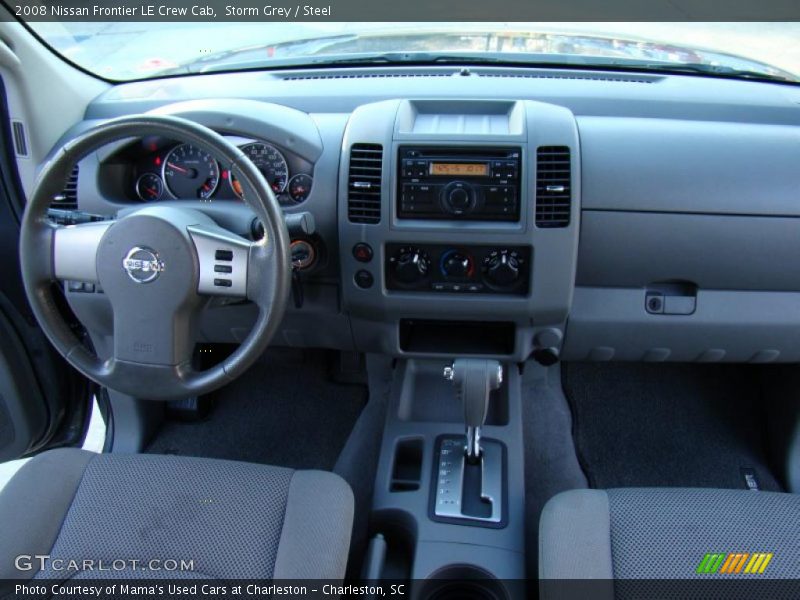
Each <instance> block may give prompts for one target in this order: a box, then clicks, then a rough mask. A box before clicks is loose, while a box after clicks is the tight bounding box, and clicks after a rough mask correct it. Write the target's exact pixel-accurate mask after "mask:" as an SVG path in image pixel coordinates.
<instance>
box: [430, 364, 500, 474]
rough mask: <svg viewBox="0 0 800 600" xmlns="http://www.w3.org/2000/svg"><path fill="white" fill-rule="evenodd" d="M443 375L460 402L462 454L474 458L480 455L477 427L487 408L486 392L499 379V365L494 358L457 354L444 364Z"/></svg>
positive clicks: (494, 388)
mask: <svg viewBox="0 0 800 600" xmlns="http://www.w3.org/2000/svg"><path fill="white" fill-rule="evenodd" d="M444 377H445V379H447V380H449V381H451V382H453V385H455V387H456V398H457V399H458V400H461V402H463V404H464V421H465V425H466V429H467V447H466V455H467V458H468V459H470V460H473V461H474V460H477V459H478V458H480V456H481V445H480V442H481V427H483V424H484V423H485V422H486V415H487V413H488V412H489V396H490V394H491V393H492V391H493V390H496V389H498V388H499V387H500V385H501V384H502V383H503V367H502V366H501V365H500V363H499V362H498V361H496V360H484V359H477V358H457V359H456V360H454V361H453V364H452V365H451V366H449V367H445V368H444Z"/></svg>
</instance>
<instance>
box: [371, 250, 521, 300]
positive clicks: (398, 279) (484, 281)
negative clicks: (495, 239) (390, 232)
mask: <svg viewBox="0 0 800 600" xmlns="http://www.w3.org/2000/svg"><path fill="white" fill-rule="evenodd" d="M385 256H386V264H385V269H384V272H385V276H386V288H387V289H389V290H396V291H414V292H443V293H453V294H514V295H525V294H527V293H528V289H529V287H530V264H531V248H530V247H529V246H473V245H467V246H452V245H446V244H402V243H396V244H395V243H392V244H386V253H385Z"/></svg>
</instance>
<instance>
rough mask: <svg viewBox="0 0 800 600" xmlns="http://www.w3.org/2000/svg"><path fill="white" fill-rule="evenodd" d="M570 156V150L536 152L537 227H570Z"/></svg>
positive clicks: (558, 148) (543, 148) (548, 148)
mask: <svg viewBox="0 0 800 600" xmlns="http://www.w3.org/2000/svg"><path fill="white" fill-rule="evenodd" d="M570 167H571V165H570V153H569V148H568V147H567V146H540V147H539V148H538V149H537V151H536V225H537V227H566V226H567V225H569V220H570V210H571V207H572V184H571V177H570V174H571V168H570Z"/></svg>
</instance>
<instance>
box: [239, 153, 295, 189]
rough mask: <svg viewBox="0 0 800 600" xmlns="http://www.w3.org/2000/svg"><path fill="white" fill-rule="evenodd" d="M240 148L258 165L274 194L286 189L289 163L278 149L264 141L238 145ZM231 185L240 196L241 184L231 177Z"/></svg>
mask: <svg viewBox="0 0 800 600" xmlns="http://www.w3.org/2000/svg"><path fill="white" fill-rule="evenodd" d="M240 148H241V149H242V152H244V153H245V154H246V155H247V158H249V159H250V160H251V161H253V164H254V165H255V166H256V167H258V170H259V171H261V173H262V175H264V178H265V179H266V180H267V183H269V185H270V187H271V188H272V191H273V192H275V194H276V195H277V194H280V193H282V192H283V191H284V190H285V189H286V183H287V182H288V181H289V165H288V164H287V163H286V159H285V158H284V157H283V154H281V152H280V150H278V149H277V148H276V147H275V146H272V145H271V144H265V143H264V142H253V143H252V144H246V145H244V146H240ZM231 187H232V188H233V191H234V192H236V194H237V195H238V196H239V197H240V198H241V197H242V185H241V184H240V183H239V182H238V181H237V180H236V179H235V178H234V177H231Z"/></svg>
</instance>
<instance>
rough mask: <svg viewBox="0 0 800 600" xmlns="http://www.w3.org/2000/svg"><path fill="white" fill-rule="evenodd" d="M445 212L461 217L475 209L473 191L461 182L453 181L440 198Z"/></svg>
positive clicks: (469, 186)
mask: <svg viewBox="0 0 800 600" xmlns="http://www.w3.org/2000/svg"><path fill="white" fill-rule="evenodd" d="M442 200H443V202H442V204H443V205H444V209H445V211H447V212H449V213H451V214H454V215H463V214H466V213H468V212H470V211H471V210H472V209H473V208H475V191H474V190H473V189H472V186H471V185H469V184H468V183H465V182H463V181H453V182H451V183H449V184H448V185H447V186H446V187H445V188H444V194H443V198H442Z"/></svg>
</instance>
